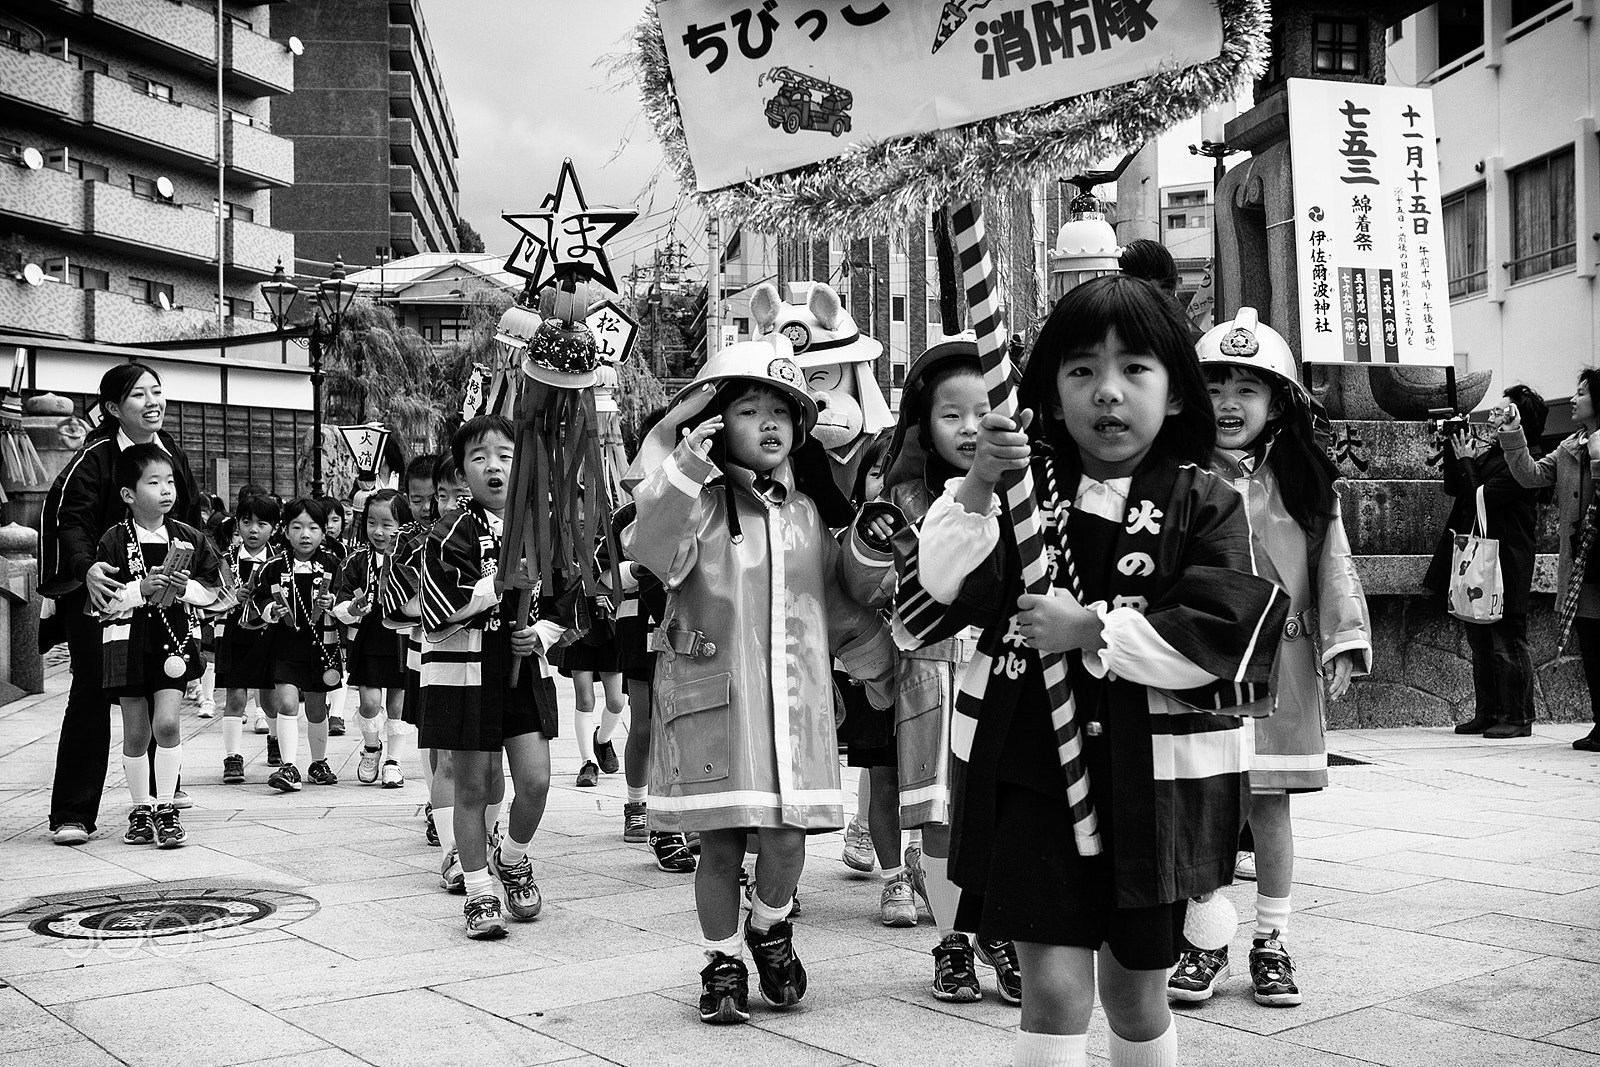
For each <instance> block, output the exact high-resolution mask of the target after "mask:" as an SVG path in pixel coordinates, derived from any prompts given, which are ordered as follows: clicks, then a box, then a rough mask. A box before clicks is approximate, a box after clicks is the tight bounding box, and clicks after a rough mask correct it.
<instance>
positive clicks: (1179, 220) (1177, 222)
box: [1167, 215, 1189, 230]
mask: <svg viewBox="0 0 1600 1067" xmlns="http://www.w3.org/2000/svg"><path fill="white" fill-rule="evenodd" d="M1187 225H1189V216H1187V215H1168V216H1167V229H1169V230H1181V229H1183V228H1184V227H1185V226H1187Z"/></svg>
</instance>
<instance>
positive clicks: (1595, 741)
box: [1572, 724, 1600, 752]
mask: <svg viewBox="0 0 1600 1067" xmlns="http://www.w3.org/2000/svg"><path fill="white" fill-rule="evenodd" d="M1572 747H1573V748H1575V749H1577V750H1578V751H1579V752H1600V724H1597V725H1596V726H1595V728H1594V729H1593V730H1590V731H1589V732H1588V733H1586V734H1584V735H1583V736H1582V737H1580V738H1578V739H1577V740H1576V741H1574V742H1572Z"/></svg>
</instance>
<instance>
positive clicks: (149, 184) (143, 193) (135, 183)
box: [128, 174, 161, 200]
mask: <svg viewBox="0 0 1600 1067" xmlns="http://www.w3.org/2000/svg"><path fill="white" fill-rule="evenodd" d="M128 188H129V189H130V190H131V191H132V192H133V195H134V196H137V197H138V198H139V199H140V200H160V199H161V191H160V190H159V189H157V188H156V183H155V180H154V179H152V178H141V177H139V175H137V174H130V175H128Z"/></svg>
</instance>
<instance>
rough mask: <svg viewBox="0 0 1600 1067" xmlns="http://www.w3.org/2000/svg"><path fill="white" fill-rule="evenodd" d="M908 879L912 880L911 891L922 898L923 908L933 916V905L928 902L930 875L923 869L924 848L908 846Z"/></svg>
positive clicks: (906, 854)
mask: <svg viewBox="0 0 1600 1067" xmlns="http://www.w3.org/2000/svg"><path fill="white" fill-rule="evenodd" d="M905 865H906V877H908V878H910V879H911V891H912V892H913V893H915V894H917V896H919V897H921V898H922V906H923V907H924V908H927V909H928V915H929V916H930V917H931V916H932V915H933V905H932V904H931V903H930V902H929V901H928V875H927V872H926V871H924V870H923V869H922V848H921V847H920V846H918V845H907V846H906V851H905Z"/></svg>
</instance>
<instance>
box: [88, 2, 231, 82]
mask: <svg viewBox="0 0 1600 1067" xmlns="http://www.w3.org/2000/svg"><path fill="white" fill-rule="evenodd" d="M90 10H91V11H92V12H93V14H94V17H95V18H96V19H99V20H100V21H101V22H104V23H109V24H111V25H114V26H118V27H121V28H122V29H124V30H126V31H128V32H129V33H131V34H133V35H134V36H136V37H139V38H140V39H141V41H142V43H143V44H144V45H145V47H146V48H147V49H149V50H150V51H152V52H154V53H155V54H157V55H160V56H162V57H163V58H167V59H169V60H171V59H175V60H177V61H178V62H183V63H185V65H193V64H196V63H199V64H202V65H206V66H209V65H211V64H212V63H213V62H215V59H216V54H217V21H216V16H215V15H214V14H213V13H212V12H210V11H204V10H202V9H200V8H198V7H193V6H191V5H189V4H182V3H171V2H162V3H151V2H150V0H94V3H93V4H92V5H91V7H90Z"/></svg>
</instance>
